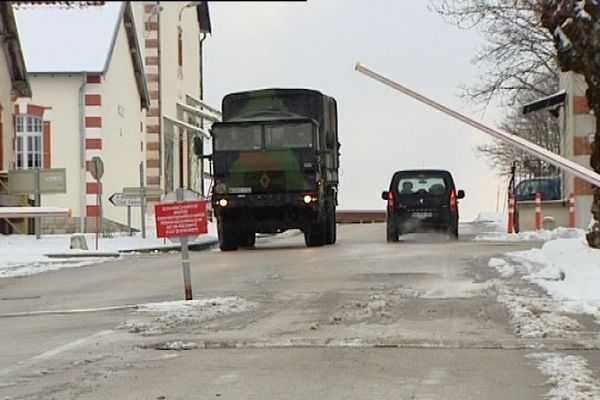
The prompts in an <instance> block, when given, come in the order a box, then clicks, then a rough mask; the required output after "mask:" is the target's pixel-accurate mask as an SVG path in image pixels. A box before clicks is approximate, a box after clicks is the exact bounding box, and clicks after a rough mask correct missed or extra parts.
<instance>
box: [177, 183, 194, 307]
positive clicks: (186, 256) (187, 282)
mask: <svg viewBox="0 0 600 400" xmlns="http://www.w3.org/2000/svg"><path fill="white" fill-rule="evenodd" d="M175 193H176V195H177V201H183V188H181V187H180V188H177V189H176V190H175ZM179 240H180V241H181V264H182V266H183V285H184V288H185V299H186V300H192V276H191V273H190V252H189V249H188V238H187V236H184V237H181V238H180V239H179Z"/></svg>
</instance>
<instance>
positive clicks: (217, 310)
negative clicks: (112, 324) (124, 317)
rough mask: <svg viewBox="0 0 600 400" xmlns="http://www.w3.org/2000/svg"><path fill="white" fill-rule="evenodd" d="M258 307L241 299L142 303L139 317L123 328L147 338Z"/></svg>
mask: <svg viewBox="0 0 600 400" xmlns="http://www.w3.org/2000/svg"><path fill="white" fill-rule="evenodd" d="M256 306H257V304H256V303H254V302H252V301H248V300H245V299H242V298H239V297H220V298H214V299H202V300H179V301H167V302H162V303H147V304H139V305H138V307H137V312H136V314H137V318H136V319H133V320H129V321H126V322H124V323H123V324H122V325H121V326H120V328H122V329H127V330H128V331H129V332H130V333H139V334H141V335H144V336H152V335H161V334H164V333H168V332H172V331H175V330H178V329H181V328H184V327H186V326H187V327H198V326H203V325H204V324H203V323H204V322H206V321H210V320H212V319H215V318H222V317H224V316H227V315H230V314H235V313H241V312H245V311H250V310H253V309H255V308H256ZM148 317H149V318H148ZM173 346H179V343H177V344H174V345H173ZM182 350H186V349H185V348H183V349H182Z"/></svg>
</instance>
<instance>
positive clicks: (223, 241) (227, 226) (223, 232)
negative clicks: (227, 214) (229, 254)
mask: <svg viewBox="0 0 600 400" xmlns="http://www.w3.org/2000/svg"><path fill="white" fill-rule="evenodd" d="M217 225H218V231H219V232H218V233H219V248H220V249H221V251H235V250H237V249H238V247H239V240H238V232H237V229H236V226H235V224H233V223H232V222H230V221H223V220H219V221H218V224H217Z"/></svg>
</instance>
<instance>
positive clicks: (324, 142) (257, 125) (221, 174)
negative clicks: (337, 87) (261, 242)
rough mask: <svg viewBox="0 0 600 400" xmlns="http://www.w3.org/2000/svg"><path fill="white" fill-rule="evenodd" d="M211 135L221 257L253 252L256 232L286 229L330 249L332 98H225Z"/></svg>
mask: <svg viewBox="0 0 600 400" xmlns="http://www.w3.org/2000/svg"><path fill="white" fill-rule="evenodd" d="M211 135H212V143H213V149H212V150H213V151H212V161H213V176H214V182H213V186H212V190H211V197H212V198H211V203H212V207H213V210H214V214H215V216H216V219H217V230H218V235H219V245H220V248H221V250H223V251H230V250H237V249H238V248H239V247H252V246H254V244H255V240H256V234H257V233H280V232H284V231H286V230H288V229H300V230H301V231H302V232H303V233H304V239H305V243H306V245H307V246H309V247H312V246H323V245H325V244H333V243H335V241H336V236H337V235H336V218H335V215H336V206H337V204H338V200H337V195H338V181H339V177H338V168H339V156H340V153H339V148H340V143H339V141H338V128H337V104H336V101H335V99H333V98H332V97H329V96H326V95H324V94H322V93H320V92H318V91H316V90H310V89H260V90H251V91H245V92H238V93H230V94H227V95H226V96H225V97H224V98H223V101H222V121H221V122H217V123H214V124H213V125H212V127H211Z"/></svg>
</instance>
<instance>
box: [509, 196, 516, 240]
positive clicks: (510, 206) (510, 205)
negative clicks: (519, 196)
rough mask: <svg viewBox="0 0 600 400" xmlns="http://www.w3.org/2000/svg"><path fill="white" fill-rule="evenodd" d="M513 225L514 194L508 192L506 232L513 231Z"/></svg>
mask: <svg viewBox="0 0 600 400" xmlns="http://www.w3.org/2000/svg"><path fill="white" fill-rule="evenodd" d="M514 227H515V195H514V194H513V193H512V192H509V193H508V233H513V232H514Z"/></svg>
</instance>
